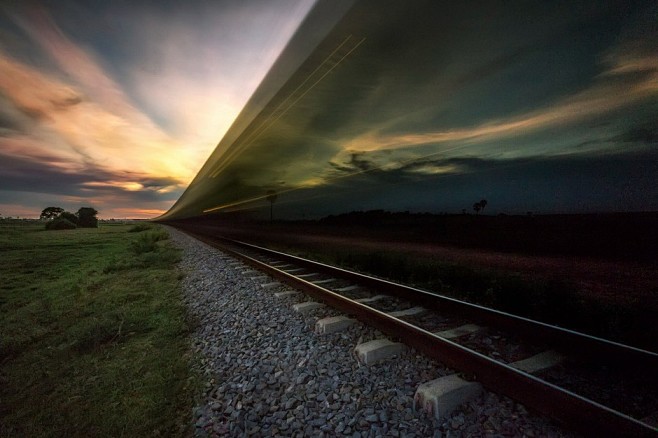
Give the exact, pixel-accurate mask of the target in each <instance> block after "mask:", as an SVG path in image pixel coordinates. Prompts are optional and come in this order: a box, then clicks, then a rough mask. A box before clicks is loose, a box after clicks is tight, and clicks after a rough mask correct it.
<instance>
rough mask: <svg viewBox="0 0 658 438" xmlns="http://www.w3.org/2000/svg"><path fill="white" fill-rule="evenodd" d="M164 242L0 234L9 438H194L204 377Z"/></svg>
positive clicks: (2, 413)
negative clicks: (190, 437) (197, 373)
mask: <svg viewBox="0 0 658 438" xmlns="http://www.w3.org/2000/svg"><path fill="white" fill-rule="evenodd" d="M142 228H146V227H142ZM131 230H133V231H134V232H130V231H131ZM167 237H168V236H167V234H166V232H165V231H164V230H162V229H160V228H157V227H154V228H153V229H148V230H139V229H137V228H134V227H133V226H131V225H102V226H101V227H100V228H98V229H77V230H65V231H45V230H44V229H43V225H38V224H28V225H10V226H7V225H4V226H0V249H1V253H2V263H0V278H2V282H1V283H0V333H1V335H0V336H1V337H0V435H1V436H29V437H39V436H115V437H118V436H158V435H162V436H171V435H177V436H180V435H186V434H188V433H190V429H189V426H188V425H189V423H190V420H191V418H190V417H191V408H192V406H193V399H192V397H193V391H194V387H195V385H196V379H195V377H194V375H193V374H192V372H191V371H190V367H189V365H190V356H189V353H188V347H187V334H188V324H187V322H186V317H185V312H184V308H183V305H182V303H181V300H180V295H179V294H180V280H181V278H182V274H181V273H180V272H178V271H177V270H176V269H175V263H176V262H177V261H178V260H179V252H178V250H177V249H175V248H173V247H172V246H171V245H170V244H169V243H168V242H167V240H166V238H167Z"/></svg>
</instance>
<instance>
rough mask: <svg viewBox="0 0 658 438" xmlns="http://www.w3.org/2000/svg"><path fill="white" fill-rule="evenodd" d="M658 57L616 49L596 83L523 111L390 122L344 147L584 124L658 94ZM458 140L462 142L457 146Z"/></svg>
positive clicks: (473, 138) (471, 139)
mask: <svg viewBox="0 0 658 438" xmlns="http://www.w3.org/2000/svg"><path fill="white" fill-rule="evenodd" d="M655 55H656V54H655V53H646V52H644V51H642V50H637V51H634V52H620V51H615V52H614V53H613V54H611V55H610V56H609V57H607V59H606V61H607V62H608V63H609V68H608V69H607V70H606V71H605V72H604V73H603V74H601V75H600V77H599V78H598V79H597V81H596V82H595V83H594V84H593V85H592V86H590V87H589V88H587V89H585V90H584V91H581V92H579V93H576V94H574V95H571V96H568V97H565V98H562V99H559V100H557V101H556V102H554V103H553V104H552V105H550V106H547V107H544V108H539V109H536V110H532V111H529V112H526V113H524V114H520V115H517V116H513V117H507V118H503V119H495V120H490V121H488V122H486V123H482V124H478V125H475V126H470V127H465V128H454V129H448V130H441V131H425V132H413V133H400V134H382V132H383V131H385V130H388V129H390V127H389V126H388V125H387V124H385V125H382V126H378V127H376V128H374V129H371V130H369V131H368V132H367V133H365V134H362V135H359V136H358V137H356V138H353V139H350V140H348V141H346V142H344V143H343V144H342V146H343V149H344V151H345V152H346V153H348V154H351V153H353V152H371V151H378V150H389V149H401V148H409V147H416V146H423V145H441V144H447V143H449V144H450V145H449V146H448V148H449V149H448V150H443V152H448V151H452V150H455V149H459V148H463V147H465V146H466V145H469V144H472V143H476V142H483V141H490V140H494V139H499V138H505V137H511V136H516V135H525V134H528V133H529V132H532V131H538V130H541V129H546V128H549V127H556V126H565V125H569V124H572V123H575V122H581V121H583V120H584V119H587V118H589V117H593V116H596V115H599V114H604V113H609V112H611V111H615V110H618V109H620V108H623V107H625V106H629V105H633V104H636V103H637V102H639V101H641V100H643V99H646V98H649V97H652V96H655V95H656V94H657V93H658V57H657V56H655ZM621 76H625V80H624V81H619V80H618V78H619V77H621ZM629 76H631V77H630V78H629ZM458 142H461V144H459V145H458V146H454V144H455V143H458Z"/></svg>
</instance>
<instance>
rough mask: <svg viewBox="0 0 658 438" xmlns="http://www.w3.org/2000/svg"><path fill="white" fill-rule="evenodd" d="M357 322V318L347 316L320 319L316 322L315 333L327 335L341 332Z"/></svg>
mask: <svg viewBox="0 0 658 438" xmlns="http://www.w3.org/2000/svg"><path fill="white" fill-rule="evenodd" d="M355 322H356V320H354V319H352V318H348V317H347V316H330V317H328V318H322V319H318V320H317V322H316V323H315V333H317V334H321V335H325V334H329V333H335V332H339V331H341V330H345V329H346V328H347V327H349V326H351V325H352V324H354V323H355Z"/></svg>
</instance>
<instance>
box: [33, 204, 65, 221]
mask: <svg viewBox="0 0 658 438" xmlns="http://www.w3.org/2000/svg"><path fill="white" fill-rule="evenodd" d="M62 213H64V209H63V208H62V207H46V208H44V209H43V211H42V212H41V216H40V217H39V218H40V219H45V220H50V219H55V218H56V217H57V216H59V215H60V214H62Z"/></svg>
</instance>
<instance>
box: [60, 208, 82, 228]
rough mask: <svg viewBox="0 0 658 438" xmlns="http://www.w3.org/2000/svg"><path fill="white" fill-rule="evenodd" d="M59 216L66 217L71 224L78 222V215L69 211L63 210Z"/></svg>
mask: <svg viewBox="0 0 658 438" xmlns="http://www.w3.org/2000/svg"><path fill="white" fill-rule="evenodd" d="M59 217H61V218H63V219H66V220H67V221H69V222H71V223H73V224H76V225H77V224H78V217H77V216H76V215H75V214H73V213H71V212H70V211H65V212H63V213H62V214H60V215H59Z"/></svg>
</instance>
